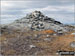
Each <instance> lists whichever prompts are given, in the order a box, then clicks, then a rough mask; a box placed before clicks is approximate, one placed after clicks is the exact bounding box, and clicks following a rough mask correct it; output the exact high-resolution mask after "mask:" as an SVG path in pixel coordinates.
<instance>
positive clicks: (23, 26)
mask: <svg viewBox="0 0 75 56" xmlns="http://www.w3.org/2000/svg"><path fill="white" fill-rule="evenodd" d="M0 30H1V33H0V48H1V49H0V55H2V56H30V55H32V56H59V55H60V54H59V53H58V51H75V46H74V45H73V44H71V43H72V42H74V41H75V39H74V36H75V26H71V25H64V24H62V23H61V22H58V21H55V20H54V19H52V18H48V17H47V16H44V15H43V14H42V13H41V12H40V11H35V12H33V13H31V14H29V15H27V16H26V17H24V18H22V19H20V20H16V21H15V22H14V23H11V24H9V25H6V26H1V28H0ZM68 56H69V55H68ZM70 56H71V55H70ZM73 56H74V55H73Z"/></svg>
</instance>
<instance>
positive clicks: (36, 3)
mask: <svg viewBox="0 0 75 56" xmlns="http://www.w3.org/2000/svg"><path fill="white" fill-rule="evenodd" d="M74 3H75V1H74V0H10V1H9V0H2V1H1V23H2V24H6V23H11V22H13V21H14V20H16V19H20V18H22V17H25V15H26V14H29V13H31V12H33V11H35V10H38V11H41V12H42V13H43V14H44V15H47V16H49V17H51V18H54V19H55V20H57V21H60V22H62V23H64V24H73V23H74Z"/></svg>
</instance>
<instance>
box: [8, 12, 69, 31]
mask: <svg viewBox="0 0 75 56" xmlns="http://www.w3.org/2000/svg"><path fill="white" fill-rule="evenodd" d="M10 26H11V27H15V28H18V29H24V28H27V29H28V30H47V29H51V30H54V31H58V30H62V31H68V30H70V28H69V27H65V25H63V24H62V23H61V22H59V21H56V20H54V19H53V18H49V17H48V16H45V15H43V13H41V12H40V11H34V12H32V13H30V14H27V15H26V17H23V18H21V19H19V20H16V21H14V22H13V23H11V24H9V27H10Z"/></svg>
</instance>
